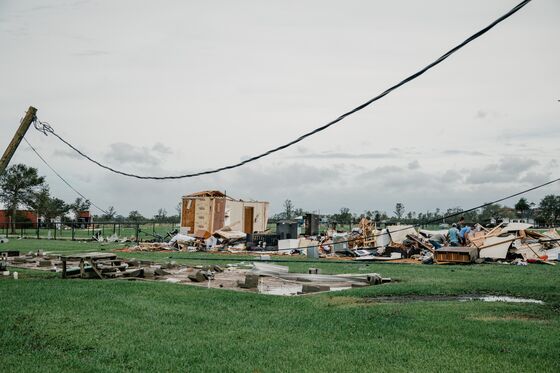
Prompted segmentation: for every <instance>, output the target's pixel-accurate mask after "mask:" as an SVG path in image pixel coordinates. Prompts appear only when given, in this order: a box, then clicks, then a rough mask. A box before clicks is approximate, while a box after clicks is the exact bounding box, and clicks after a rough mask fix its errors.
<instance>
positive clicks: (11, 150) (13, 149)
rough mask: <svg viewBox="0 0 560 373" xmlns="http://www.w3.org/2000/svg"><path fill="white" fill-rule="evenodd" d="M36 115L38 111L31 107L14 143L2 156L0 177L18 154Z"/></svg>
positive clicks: (9, 145)
mask: <svg viewBox="0 0 560 373" xmlns="http://www.w3.org/2000/svg"><path fill="white" fill-rule="evenodd" d="M35 114H37V109H35V108H34V107H33V106H30V107H29V109H28V110H27V114H25V117H24V118H23V120H22V121H21V124H20V125H19V128H18V129H17V131H16V133H15V134H14V137H13V138H12V141H10V144H8V147H7V148H6V150H5V151H4V154H3V155H2V158H1V159H0V175H2V174H3V173H4V171H5V170H6V168H7V167H8V164H9V163H10V160H11V159H12V156H13V155H14V153H15V152H16V149H17V148H18V146H19V144H20V142H21V140H22V139H23V137H24V136H25V133H26V132H27V130H28V129H29V126H30V125H31V123H33V120H34V119H35Z"/></svg>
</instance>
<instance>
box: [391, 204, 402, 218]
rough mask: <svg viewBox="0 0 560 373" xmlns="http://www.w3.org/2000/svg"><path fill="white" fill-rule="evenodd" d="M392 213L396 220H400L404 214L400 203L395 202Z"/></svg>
mask: <svg viewBox="0 0 560 373" xmlns="http://www.w3.org/2000/svg"><path fill="white" fill-rule="evenodd" d="M393 213H394V214H395V216H396V217H397V219H398V220H401V218H402V216H403V214H404V205H403V204H402V203H401V202H397V204H396V205H395V211H393Z"/></svg>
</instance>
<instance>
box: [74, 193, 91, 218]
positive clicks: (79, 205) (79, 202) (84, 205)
mask: <svg viewBox="0 0 560 373" xmlns="http://www.w3.org/2000/svg"><path fill="white" fill-rule="evenodd" d="M90 206H91V202H90V201H88V200H87V199H83V198H81V197H78V198H76V200H75V201H74V203H72V204H70V211H72V212H73V213H74V214H75V218H76V219H77V218H78V217H79V215H80V212H82V211H89V208H90Z"/></svg>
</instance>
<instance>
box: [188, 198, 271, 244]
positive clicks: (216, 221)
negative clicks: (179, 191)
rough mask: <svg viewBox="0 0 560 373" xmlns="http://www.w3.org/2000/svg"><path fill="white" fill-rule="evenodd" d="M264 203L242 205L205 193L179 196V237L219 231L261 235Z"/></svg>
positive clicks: (265, 216) (265, 220)
mask: <svg viewBox="0 0 560 373" xmlns="http://www.w3.org/2000/svg"><path fill="white" fill-rule="evenodd" d="M268 205H269V203H268V202H263V201H244V200H241V199H234V198H232V197H230V196H226V194H225V193H222V192H220V191H217V190H208V191H202V192H198V193H193V194H189V195H186V196H183V200H182V206H181V233H183V234H193V233H195V232H196V231H208V232H215V231H217V230H219V229H221V228H223V227H229V228H231V230H234V231H242V232H245V233H247V234H251V233H253V232H262V231H265V230H266V228H267V224H268Z"/></svg>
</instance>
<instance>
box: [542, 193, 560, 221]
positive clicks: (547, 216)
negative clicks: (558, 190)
mask: <svg viewBox="0 0 560 373" xmlns="http://www.w3.org/2000/svg"><path fill="white" fill-rule="evenodd" d="M537 218H538V220H540V221H541V222H543V223H545V224H546V225H548V226H556V225H557V224H558V219H559V218H560V196H555V195H553V194H549V195H547V196H545V197H544V198H543V199H542V200H541V202H540V203H539V212H538V216H537Z"/></svg>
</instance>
